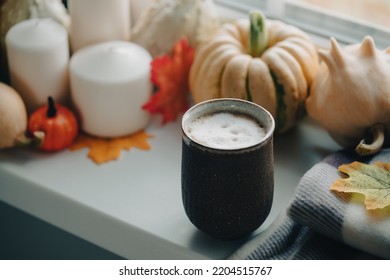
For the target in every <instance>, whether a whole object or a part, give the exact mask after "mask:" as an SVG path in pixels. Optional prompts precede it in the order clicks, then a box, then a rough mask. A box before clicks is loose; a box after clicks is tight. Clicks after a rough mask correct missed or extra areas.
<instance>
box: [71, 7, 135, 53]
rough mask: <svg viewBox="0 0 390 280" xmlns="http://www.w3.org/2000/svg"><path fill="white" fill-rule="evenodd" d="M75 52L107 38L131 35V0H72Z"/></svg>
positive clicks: (73, 50)
mask: <svg viewBox="0 0 390 280" xmlns="http://www.w3.org/2000/svg"><path fill="white" fill-rule="evenodd" d="M69 13H70V16H71V26H70V42H71V48H72V52H75V51H77V50H78V49H80V48H82V47H85V46H88V45H91V44H95V43H101V42H105V41H111V40H125V41H127V40H129V39H130V27H131V20H130V0H82V1H81V0H70V1H69Z"/></svg>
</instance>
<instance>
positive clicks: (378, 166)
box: [331, 161, 390, 210]
mask: <svg viewBox="0 0 390 280" xmlns="http://www.w3.org/2000/svg"><path fill="white" fill-rule="evenodd" d="M339 171H340V172H341V173H343V174H346V175H347V176H348V178H342V179H338V180H336V181H335V182H334V183H333V184H332V186H331V190H333V191H338V192H346V193H360V194H363V195H364V196H365V201H364V203H365V206H366V209H367V210H375V209H382V208H385V207H387V206H389V205H390V163H388V162H375V163H373V164H364V163H361V162H357V161H355V162H352V163H350V164H344V165H341V166H340V167H339Z"/></svg>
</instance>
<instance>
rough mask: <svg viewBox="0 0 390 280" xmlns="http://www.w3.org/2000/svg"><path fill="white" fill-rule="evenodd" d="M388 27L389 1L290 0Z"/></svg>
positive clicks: (389, 16)
mask: <svg viewBox="0 0 390 280" xmlns="http://www.w3.org/2000/svg"><path fill="white" fill-rule="evenodd" d="M291 2H301V3H306V4H308V5H313V6H317V7H320V8H324V9H327V10H329V11H334V12H336V13H340V14H344V15H347V16H350V17H354V18H356V19H358V20H364V21H368V22H370V23H374V24H378V25H381V26H383V27H390V0H292V1H291Z"/></svg>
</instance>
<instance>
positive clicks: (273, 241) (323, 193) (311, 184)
mask: <svg viewBox="0 0 390 280" xmlns="http://www.w3.org/2000/svg"><path fill="white" fill-rule="evenodd" d="M353 161H360V162H365V163H373V162H375V161H383V162H390V149H384V150H382V151H381V152H380V153H379V154H377V155H375V156H372V157H365V158H359V157H358V156H356V155H355V154H354V153H351V152H348V151H340V152H337V153H334V154H331V155H329V156H328V157H326V158H325V159H324V160H323V161H321V162H319V163H317V164H316V165H314V166H313V167H312V168H311V169H310V170H309V171H308V172H307V173H306V174H305V175H304V176H303V177H302V179H301V181H300V182H299V184H298V187H297V190H296V192H295V194H294V197H293V199H292V201H291V202H290V204H289V206H288V208H287V210H286V211H284V212H282V213H281V214H280V216H279V217H278V219H277V220H276V221H275V222H274V223H273V224H272V225H271V227H270V228H268V229H267V230H266V231H265V232H262V233H260V234H258V235H257V236H255V237H254V238H252V239H251V240H250V241H248V242H247V243H246V244H244V245H243V246H242V247H241V248H239V249H238V250H237V251H236V252H235V253H234V254H233V255H232V256H231V257H230V259H383V258H384V259H390V206H388V207H386V208H384V209H381V210H374V211H373V210H371V211H367V210H366V209H365V206H364V204H363V203H362V201H361V199H362V198H361V197H358V196H357V195H350V196H347V197H346V196H340V195H338V194H337V193H335V192H332V191H330V186H331V184H332V183H333V182H334V181H335V180H336V179H339V178H340V177H341V175H340V173H339V171H338V167H339V166H340V165H341V164H348V163H351V162H353ZM276 187H277V186H276Z"/></svg>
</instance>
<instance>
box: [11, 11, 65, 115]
mask: <svg viewBox="0 0 390 280" xmlns="http://www.w3.org/2000/svg"><path fill="white" fill-rule="evenodd" d="M5 42H6V48H7V57H8V63H9V70H10V78H11V85H12V86H13V87H14V88H15V89H16V90H17V91H18V92H19V93H20V95H21V96H22V98H23V100H24V102H25V104H26V107H27V110H28V112H29V113H31V112H32V111H33V110H35V109H36V108H38V107H39V106H42V105H43V104H46V102H47V97H48V96H52V97H53V98H54V99H55V100H56V101H57V102H60V103H66V101H67V99H68V96H69V78H68V77H69V76H68V65H69V41H68V33H67V31H66V29H65V28H64V27H63V26H62V25H60V24H59V23H57V22H55V21H54V20H52V19H49V18H46V19H29V20H25V21H22V22H20V23H18V24H16V25H14V26H13V27H12V28H11V29H10V30H9V31H8V33H7V34H6V37H5Z"/></svg>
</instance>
